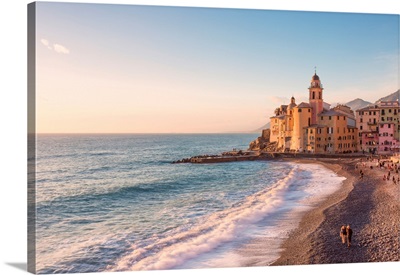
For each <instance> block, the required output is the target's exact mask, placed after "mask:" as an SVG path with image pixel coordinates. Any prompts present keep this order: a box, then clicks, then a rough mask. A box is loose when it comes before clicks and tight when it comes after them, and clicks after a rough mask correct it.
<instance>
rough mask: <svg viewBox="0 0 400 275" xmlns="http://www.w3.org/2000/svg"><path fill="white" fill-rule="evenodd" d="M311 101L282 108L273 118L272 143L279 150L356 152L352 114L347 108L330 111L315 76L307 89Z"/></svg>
mask: <svg viewBox="0 0 400 275" xmlns="http://www.w3.org/2000/svg"><path fill="white" fill-rule="evenodd" d="M308 91H309V102H302V103H300V104H298V105H297V104H296V102H295V98H294V97H292V98H291V101H290V104H289V105H281V106H280V107H279V108H277V109H276V110H275V116H273V117H271V118H270V129H271V133H270V142H276V143H277V148H278V151H282V152H285V151H292V152H304V151H306V152H310V153H347V152H355V151H357V146H358V130H357V128H356V119H355V116H354V113H353V111H352V110H351V109H350V108H349V107H348V106H345V105H338V106H336V107H334V108H330V105H329V104H328V103H326V102H324V101H323V86H322V83H321V80H320V78H319V76H318V75H317V74H316V73H315V74H314V75H313V76H312V78H311V83H310V86H309V88H308Z"/></svg>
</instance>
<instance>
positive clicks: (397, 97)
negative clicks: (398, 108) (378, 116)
mask: <svg viewBox="0 0 400 275" xmlns="http://www.w3.org/2000/svg"><path fill="white" fill-rule="evenodd" d="M381 100H382V101H396V100H400V90H397V91H396V92H394V93H393V94H390V95H388V96H385V97H381V98H380V99H378V100H377V101H376V102H375V103H378V102H379V101H381Z"/></svg>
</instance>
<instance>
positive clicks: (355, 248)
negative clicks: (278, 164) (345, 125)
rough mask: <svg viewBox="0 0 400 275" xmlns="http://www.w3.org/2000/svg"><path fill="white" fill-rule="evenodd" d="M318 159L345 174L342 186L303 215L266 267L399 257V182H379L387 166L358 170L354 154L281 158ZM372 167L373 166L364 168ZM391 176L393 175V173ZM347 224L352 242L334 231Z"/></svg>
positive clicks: (295, 160) (361, 261) (307, 161)
mask: <svg viewBox="0 0 400 275" xmlns="http://www.w3.org/2000/svg"><path fill="white" fill-rule="evenodd" d="M285 161H292V162H298V163H318V164H320V165H323V166H324V167H326V168H328V169H330V170H332V171H334V172H335V173H336V174H337V175H339V176H343V177H345V178H346V180H344V182H343V184H342V187H341V188H340V189H339V190H337V191H336V192H334V193H333V194H332V195H331V196H329V197H328V198H326V199H324V200H323V201H321V202H319V203H318V205H317V206H316V207H314V208H313V209H311V210H309V211H307V212H305V213H304V215H303V217H302V218H301V219H300V223H299V224H298V226H297V227H296V229H294V230H293V231H292V232H291V233H290V234H289V236H288V238H287V239H286V240H284V241H283V243H282V245H281V250H282V252H281V253H280V256H279V258H278V259H277V260H276V261H274V262H273V263H272V264H271V265H270V266H282V265H310V264H338V263H366V262H391V261H394V262H396V261H399V260H400V255H399V226H400V225H399V213H400V198H399V196H400V188H399V187H400V184H399V183H397V184H394V183H393V181H392V180H390V181H383V180H382V178H383V175H384V174H385V173H387V170H386V169H384V170H381V169H379V168H378V167H376V166H375V165H374V164H376V162H375V163H366V164H365V167H362V168H361V169H362V170H363V172H364V177H363V179H360V178H359V169H357V170H356V168H355V167H356V164H358V165H359V166H360V158H353V159H350V158H349V159H347V158H346V159H316V160H311V159H300V158H296V159H285ZM370 165H373V168H372V169H371V168H370ZM392 174H394V175H395V177H396V179H397V177H398V176H399V174H395V172H394V171H393V172H392ZM344 224H350V225H351V227H352V229H353V240H352V246H351V247H350V248H347V246H345V245H343V244H342V243H341V240H340V238H339V229H340V227H341V225H344Z"/></svg>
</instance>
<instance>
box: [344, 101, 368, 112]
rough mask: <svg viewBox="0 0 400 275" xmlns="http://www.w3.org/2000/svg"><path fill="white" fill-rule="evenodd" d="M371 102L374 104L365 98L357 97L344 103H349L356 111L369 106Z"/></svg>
mask: <svg viewBox="0 0 400 275" xmlns="http://www.w3.org/2000/svg"><path fill="white" fill-rule="evenodd" d="M370 104H372V102H368V101H365V100H363V99H361V98H356V99H354V100H352V101H349V102H347V103H345V104H344V105H347V106H349V107H350V108H351V109H352V110H353V111H356V110H358V109H361V108H364V107H367V106H368V105H370Z"/></svg>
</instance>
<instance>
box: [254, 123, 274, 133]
mask: <svg viewBox="0 0 400 275" xmlns="http://www.w3.org/2000/svg"><path fill="white" fill-rule="evenodd" d="M269 126H270V123H269V122H268V123H267V124H265V125H264V126H261V127H260V128H258V129H255V130H253V131H252V132H254V133H259V132H261V131H262V130H264V129H267V128H269Z"/></svg>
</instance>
